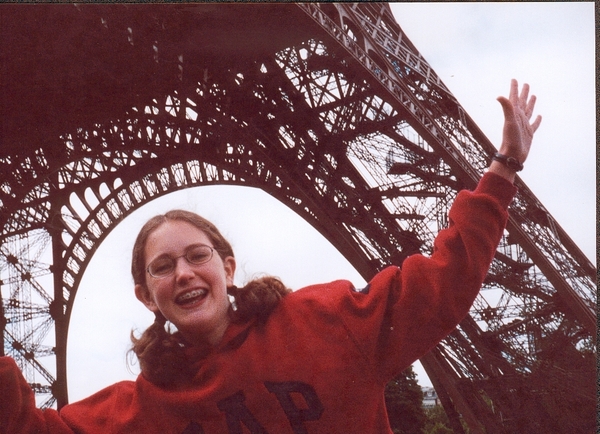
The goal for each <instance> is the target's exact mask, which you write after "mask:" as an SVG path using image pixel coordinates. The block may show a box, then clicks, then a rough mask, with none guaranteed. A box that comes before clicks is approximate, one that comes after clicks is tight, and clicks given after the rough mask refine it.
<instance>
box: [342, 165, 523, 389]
mask: <svg viewBox="0 0 600 434" xmlns="http://www.w3.org/2000/svg"><path fill="white" fill-rule="evenodd" d="M515 193H516V188H515V187H514V186H513V185H512V184H511V183H509V182H508V181H506V180H505V179H504V178H502V177H500V176H497V175H495V174H492V173H487V174H486V175H485V176H484V177H483V178H482V180H481V181H480V183H479V185H478V186H477V188H476V189H475V190H474V191H461V192H460V193H459V194H458V196H457V198H456V200H455V201H454V204H453V205H452V207H451V209H450V211H449V227H448V228H447V229H444V230H442V231H440V233H439V234H438V236H437V237H436V240H435V243H434V251H433V254H432V255H431V257H426V256H423V255H413V256H411V257H409V258H407V259H406V260H405V261H404V263H403V265H402V269H400V268H398V267H389V268H387V269H386V270H384V271H382V272H381V273H379V274H378V275H377V276H375V278H374V279H373V280H372V281H371V282H370V283H369V287H368V293H367V294H360V293H358V294H353V295H352V297H351V298H350V299H346V301H347V305H346V306H344V309H348V311H349V312H350V314H349V315H348V316H344V317H343V320H344V322H345V325H346V327H347V328H348V330H349V332H350V333H351V335H353V336H354V338H355V339H356V342H357V344H358V346H359V347H360V348H361V352H362V353H363V355H364V356H365V358H367V359H368V360H367V363H368V365H369V366H375V367H378V369H377V372H378V375H380V381H387V380H389V379H390V378H392V377H393V376H395V375H397V374H398V373H399V372H400V371H402V370H403V369H405V368H406V367H408V366H409V365H410V364H411V363H413V362H414V361H415V360H417V359H419V358H420V357H422V356H423V355H425V354H426V353H427V352H428V351H430V350H431V349H432V348H433V347H434V346H435V345H436V344H437V343H438V342H439V341H440V340H442V339H443V338H444V337H445V336H446V335H448V333H450V332H451V331H452V330H453V329H454V328H455V327H456V326H457V324H458V323H459V322H460V321H461V320H462V319H463V318H464V317H465V316H466V315H467V313H468V311H469V309H470V307H471V305H472V303H473V301H474V300H475V297H476V296H477V294H478V292H479V289H480V288H481V285H482V283H483V280H484V278H485V276H486V274H487V271H488V269H489V266H490V264H491V262H492V259H493V257H494V254H495V251H496V248H497V246H498V243H499V241H500V238H501V236H502V233H503V231H504V228H505V225H506V221H507V218H508V213H507V208H508V205H509V204H510V201H511V200H512V197H513V196H514V194H515ZM374 333H375V334H377V335H376V336H374V335H373V334H374Z"/></svg>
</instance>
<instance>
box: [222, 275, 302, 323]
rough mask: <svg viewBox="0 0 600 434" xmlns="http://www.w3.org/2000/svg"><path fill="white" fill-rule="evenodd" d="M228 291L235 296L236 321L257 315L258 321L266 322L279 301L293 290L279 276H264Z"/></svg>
mask: <svg viewBox="0 0 600 434" xmlns="http://www.w3.org/2000/svg"><path fill="white" fill-rule="evenodd" d="M228 292H229V294H230V295H232V296H233V297H234V298H235V305H236V309H235V310H234V311H232V319H233V321H234V322H238V323H239V322H246V321H248V320H250V319H251V318H254V317H256V318H257V320H258V322H261V323H264V322H265V321H266V320H267V318H268V316H269V314H270V313H271V312H272V311H273V309H275V307H276V306H277V304H278V303H279V301H280V300H281V299H282V298H283V297H285V296H286V295H287V294H289V293H290V292H292V291H291V290H290V289H289V288H287V287H286V286H285V285H284V284H283V282H282V281H281V280H279V279H278V278H276V277H272V276H264V277H260V278H257V279H254V280H252V281H250V282H248V283H247V284H246V286H244V287H243V288H238V287H235V286H233V287H230V288H228Z"/></svg>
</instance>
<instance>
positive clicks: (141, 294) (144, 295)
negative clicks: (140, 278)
mask: <svg viewBox="0 0 600 434" xmlns="http://www.w3.org/2000/svg"><path fill="white" fill-rule="evenodd" d="M135 296H136V297H137V299H138V300H139V301H141V302H142V303H143V304H144V306H146V307H147V308H148V309H149V310H150V311H152V312H154V313H158V311H159V310H158V306H157V305H156V302H155V301H154V298H153V297H152V294H151V293H150V290H149V289H148V288H147V287H146V286H145V285H140V284H139V283H138V284H137V285H135Z"/></svg>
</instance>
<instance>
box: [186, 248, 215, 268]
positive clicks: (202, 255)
mask: <svg viewBox="0 0 600 434" xmlns="http://www.w3.org/2000/svg"><path fill="white" fill-rule="evenodd" d="M185 256H186V258H187V260H188V261H189V262H191V263H192V264H202V263H204V262H208V261H209V260H210V258H211V257H212V249H211V248H210V247H208V246H195V247H192V248H191V249H190V250H188V252H187V253H186V255H185Z"/></svg>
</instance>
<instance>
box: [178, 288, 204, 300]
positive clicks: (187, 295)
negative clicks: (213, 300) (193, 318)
mask: <svg viewBox="0 0 600 434" xmlns="http://www.w3.org/2000/svg"><path fill="white" fill-rule="evenodd" d="M204 294H206V291H205V290H204V289H195V290H193V291H190V292H186V293H185V294H183V295H180V296H179V297H177V302H186V301H188V300H191V299H193V298H196V297H201V296H203V295H204Z"/></svg>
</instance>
